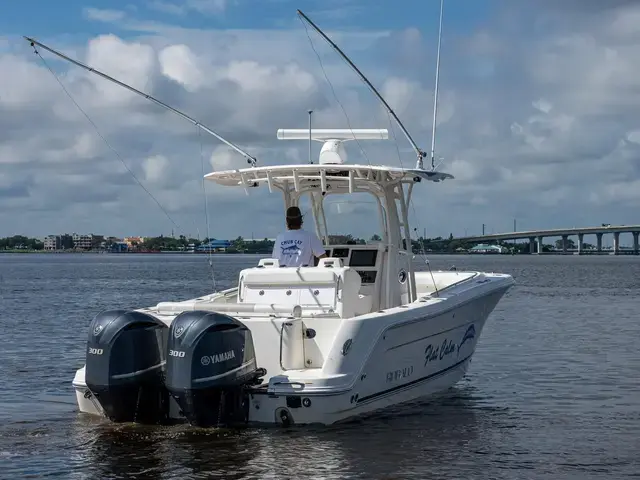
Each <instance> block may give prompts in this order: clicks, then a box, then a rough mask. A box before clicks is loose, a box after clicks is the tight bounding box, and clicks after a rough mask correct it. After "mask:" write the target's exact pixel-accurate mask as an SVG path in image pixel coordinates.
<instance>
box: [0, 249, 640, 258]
mask: <svg viewBox="0 0 640 480" xmlns="http://www.w3.org/2000/svg"><path fill="white" fill-rule="evenodd" d="M3 253H4V254H9V253H11V254H16V255H19V254H22V255H24V254H33V253H41V254H47V255H54V254H62V255H87V254H91V255H115V256H122V255H208V254H209V252H193V251H190V252H181V251H178V250H158V251H147V252H107V251H100V250H80V251H78V250H0V254H3ZM270 254H271V250H269V251H268V252H211V255H270ZM415 255H422V254H421V253H416V254H415ZM425 255H426V256H431V255H456V256H460V255H467V256H472V257H474V256H482V257H486V256H496V257H510V256H521V255H533V256H541V257H544V256H548V255H561V256H574V255H575V256H589V255H596V256H605V255H611V256H627V255H633V256H638V255H637V254H636V253H634V252H633V250H628V251H627V250H620V251H619V253H618V255H614V253H613V251H603V252H589V251H586V252H584V251H583V252H582V253H581V254H580V255H578V253H577V252H567V253H563V252H544V253H542V254H537V253H536V254H532V253H528V252H527V253H524V252H523V253H513V254H512V253H468V252H427V253H426V254H425Z"/></svg>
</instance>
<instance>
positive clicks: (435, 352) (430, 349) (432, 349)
mask: <svg viewBox="0 0 640 480" xmlns="http://www.w3.org/2000/svg"><path fill="white" fill-rule="evenodd" d="M455 351H456V344H455V342H454V341H453V340H448V339H446V338H445V339H444V340H443V341H442V345H439V346H438V345H433V344H431V343H430V344H429V345H427V348H425V349H424V364H425V366H426V365H427V363H429V362H433V361H435V360H442V359H443V358H444V357H446V356H447V355H451V354H452V353H453V352H455Z"/></svg>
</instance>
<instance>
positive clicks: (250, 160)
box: [24, 37, 258, 167]
mask: <svg viewBox="0 0 640 480" xmlns="http://www.w3.org/2000/svg"><path fill="white" fill-rule="evenodd" d="M24 38H25V40H27V41H28V42H29V43H30V44H31V46H32V47H33V48H34V49H35V46H36V45H37V46H39V47H41V48H43V49H45V50H47V51H49V52H51V53H53V54H54V55H57V56H58V57H60V58H62V59H64V60H66V61H68V62H71V63H73V64H74V65H77V66H79V67H81V68H84V69H85V70H87V71H89V72H91V73H95V74H96V75H99V76H101V77H102V78H105V79H107V80H109V81H110V82H113V83H115V84H116V85H119V86H121V87H124V88H126V89H127V90H129V91H131V92H133V93H135V94H138V95H140V96H141V97H144V98H146V99H147V100H151V101H152V102H153V103H155V104H156V105H160V106H161V107H163V108H165V109H167V110H169V111H171V112H173V113H175V114H176V115H179V116H180V117H182V118H184V119H185V120H187V121H189V122H191V123H193V124H194V125H195V126H196V127H198V128H200V129H202V130H204V131H205V132H207V133H208V134H210V135H213V136H214V137H216V138H217V139H218V140H220V141H221V142H222V143H224V144H225V145H227V146H229V147H231V148H232V149H234V150H235V151H236V152H238V153H239V154H240V155H242V156H243V157H245V158H246V159H247V162H248V163H249V164H251V166H252V167H255V166H256V163H257V162H258V160H257V159H256V158H255V157H254V156H253V155H251V154H249V153H247V152H245V151H244V150H242V149H241V148H240V147H238V146H237V145H234V144H233V143H231V142H229V141H227V140H225V139H224V138H222V137H221V136H220V135H218V134H217V133H216V132H214V131H213V130H211V129H210V128H209V127H207V126H206V125H203V124H202V123H200V122H198V121H197V120H195V119H193V118H191V117H190V116H189V115H187V114H186V113H183V112H181V111H180V110H177V109H175V108H173V107H172V106H170V105H167V104H166V103H164V102H162V101H160V100H158V99H157V98H155V97H152V96H151V95H149V94H147V93H144V92H141V91H140V90H137V89H135V88H133V87H132V86H130V85H127V84H126V83H123V82H121V81H120V80H116V79H115V78H113V77H110V76H109V75H107V74H106V73H103V72H101V71H99V70H96V69H95V68H93V67H90V66H89V65H85V64H84V63H82V62H79V61H77V60H74V59H73V58H70V57H67V56H66V55H64V54H63V53H60V52H58V51H56V50H54V49H53V48H50V47H48V46H46V45H45V44H43V43H41V42H38V41H37V40H35V39H33V38H30V37H24ZM36 53H37V50H36Z"/></svg>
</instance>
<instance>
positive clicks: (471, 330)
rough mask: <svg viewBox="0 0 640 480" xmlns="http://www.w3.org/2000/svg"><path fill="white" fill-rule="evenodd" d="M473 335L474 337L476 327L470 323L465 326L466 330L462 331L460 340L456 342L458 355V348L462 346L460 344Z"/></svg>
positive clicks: (472, 337)
mask: <svg viewBox="0 0 640 480" xmlns="http://www.w3.org/2000/svg"><path fill="white" fill-rule="evenodd" d="M475 337H476V327H475V325H474V324H473V323H472V324H471V325H469V328H467V331H466V332H464V335H463V336H462V340H460V343H459V344H458V352H457V353H458V355H460V349H461V348H462V345H464V344H465V342H466V341H467V340H472V339H474V338H475Z"/></svg>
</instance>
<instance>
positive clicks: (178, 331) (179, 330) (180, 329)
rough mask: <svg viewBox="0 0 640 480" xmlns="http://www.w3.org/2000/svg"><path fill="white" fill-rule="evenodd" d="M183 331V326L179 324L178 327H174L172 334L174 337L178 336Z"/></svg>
mask: <svg viewBox="0 0 640 480" xmlns="http://www.w3.org/2000/svg"><path fill="white" fill-rule="evenodd" d="M183 333H184V327H183V326H182V325H180V326H179V327H178V328H176V329H175V330H174V331H173V336H174V337H176V338H180V335H182V334H183Z"/></svg>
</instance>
